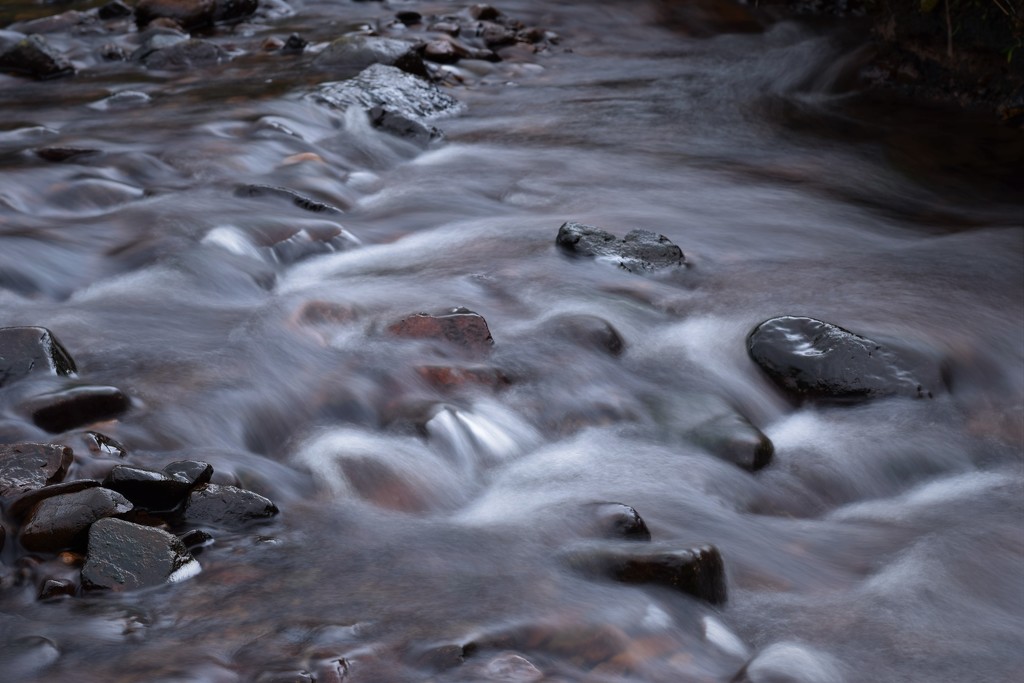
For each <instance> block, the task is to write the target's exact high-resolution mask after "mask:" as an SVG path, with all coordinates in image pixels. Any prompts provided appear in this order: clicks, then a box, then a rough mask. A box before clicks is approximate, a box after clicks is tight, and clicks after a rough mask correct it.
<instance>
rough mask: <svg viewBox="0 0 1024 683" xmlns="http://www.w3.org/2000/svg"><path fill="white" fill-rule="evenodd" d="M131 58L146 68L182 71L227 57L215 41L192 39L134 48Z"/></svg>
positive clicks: (223, 59)
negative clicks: (150, 47)
mask: <svg viewBox="0 0 1024 683" xmlns="http://www.w3.org/2000/svg"><path fill="white" fill-rule="evenodd" d="M140 50H141V51H142V52H141V54H140ZM132 58H133V59H138V60H139V61H141V62H142V63H143V64H144V65H145V67H146V68H147V69H154V70H159V71H182V70H187V69H192V68H196V67H203V66H211V65H214V64H219V63H220V62H222V61H225V60H226V59H227V58H228V53H227V52H225V51H224V49H223V48H221V47H220V46H219V45H217V44H215V43H211V42H209V41H207V40H198V39H192V40H184V41H181V42H178V43H175V44H173V45H169V46H167V47H160V48H156V49H145V46H144V47H143V48H139V50H136V51H135V53H133V54H132Z"/></svg>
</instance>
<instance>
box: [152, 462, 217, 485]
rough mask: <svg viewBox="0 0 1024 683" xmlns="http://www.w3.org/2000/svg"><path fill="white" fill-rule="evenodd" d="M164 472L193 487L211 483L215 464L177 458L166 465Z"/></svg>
mask: <svg viewBox="0 0 1024 683" xmlns="http://www.w3.org/2000/svg"><path fill="white" fill-rule="evenodd" d="M164 472H165V473H166V474H167V475H168V476H171V477H173V478H175V479H177V480H178V481H183V482H185V483H186V484H188V485H189V487H190V488H192V487H196V486H199V485H200V484H208V483H210V479H211V477H213V465H211V464H210V463H208V462H202V461H199V460H175V461H174V462H172V463H170V464H168V465H166V466H165V467H164Z"/></svg>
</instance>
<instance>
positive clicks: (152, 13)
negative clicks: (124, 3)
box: [135, 0, 217, 31]
mask: <svg viewBox="0 0 1024 683" xmlns="http://www.w3.org/2000/svg"><path fill="white" fill-rule="evenodd" d="M216 5H217V3H216V2H215V1H214V0H139V2H138V4H136V5H135V24H136V25H137V26H138V27H139V30H140V31H141V30H142V29H144V28H146V27H147V26H148V25H149V23H150V22H151V21H153V20H155V19H170V20H171V21H173V22H175V23H176V24H178V25H179V26H181V27H182V28H184V29H187V30H192V29H195V28H202V27H204V26H210V25H211V24H213V21H214V13H215V12H216Z"/></svg>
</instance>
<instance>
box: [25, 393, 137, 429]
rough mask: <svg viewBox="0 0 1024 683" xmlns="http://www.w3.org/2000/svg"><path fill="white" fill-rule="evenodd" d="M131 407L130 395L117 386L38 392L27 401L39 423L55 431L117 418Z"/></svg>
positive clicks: (42, 427) (38, 424) (35, 420)
mask: <svg viewBox="0 0 1024 683" xmlns="http://www.w3.org/2000/svg"><path fill="white" fill-rule="evenodd" d="M130 407H131V401H130V400H129V398H128V397H127V396H125V395H124V393H122V391H121V390H120V389H118V388H116V387H74V388H71V389H65V390H64V391H57V392H54V393H52V394H44V395H42V396H37V397H35V398H33V399H32V400H31V401H29V402H28V404H27V408H28V412H29V413H30V414H31V415H32V421H33V422H34V423H35V424H36V426H37V427H40V428H41V429H45V430H46V431H48V432H52V433H55V434H56V433H60V432H66V431H68V430H70V429H76V428H78V427H84V426H86V425H89V424H92V423H94V422H101V421H103V420H111V419H114V418H116V417H119V416H120V415H122V414H123V413H125V412H126V411H127V410H128V408H130Z"/></svg>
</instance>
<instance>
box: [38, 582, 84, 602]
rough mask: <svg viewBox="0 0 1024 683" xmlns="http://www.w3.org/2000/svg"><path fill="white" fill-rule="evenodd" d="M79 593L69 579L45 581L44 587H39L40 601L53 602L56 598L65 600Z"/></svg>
mask: <svg viewBox="0 0 1024 683" xmlns="http://www.w3.org/2000/svg"><path fill="white" fill-rule="evenodd" d="M77 592H78V587H77V586H76V585H75V582H74V581H71V580H69V579H46V580H45V581H43V585H42V586H40V587H39V599H40V600H53V599H54V598H64V597H68V596H71V595H74V594H75V593H77Z"/></svg>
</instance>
